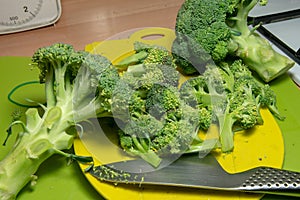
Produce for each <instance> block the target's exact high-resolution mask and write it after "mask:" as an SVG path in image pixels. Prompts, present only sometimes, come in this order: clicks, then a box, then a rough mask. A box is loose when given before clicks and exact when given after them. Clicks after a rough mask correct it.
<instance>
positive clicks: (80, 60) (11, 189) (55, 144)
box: [0, 44, 118, 200]
mask: <svg viewBox="0 0 300 200" xmlns="http://www.w3.org/2000/svg"><path fill="white" fill-rule="evenodd" d="M32 62H33V65H36V66H37V67H38V68H39V69H40V81H41V82H42V83H45V94H46V105H45V106H44V105H41V108H42V110H43V113H42V114H41V115H40V114H39V111H38V108H29V109H28V110H27V111H26V122H25V123H24V122H22V121H14V122H12V123H11V125H10V127H9V128H8V132H9V133H10V132H11V131H12V127H13V126H15V125H21V126H22V128H23V129H22V131H21V132H19V133H18V137H17V140H16V141H15V144H14V146H13V147H12V149H11V151H10V152H9V153H8V154H7V155H6V157H5V158H4V159H3V160H1V161H0V199H3V200H4V199H15V198H16V196H17V194H18V193H19V191H20V190H21V189H22V188H23V187H24V186H25V185H26V184H28V183H29V182H31V183H32V184H33V183H35V179H36V177H35V175H34V174H35V172H36V171H37V170H38V168H39V166H40V165H41V164H42V163H43V162H44V161H45V160H46V159H48V158H49V157H51V156H52V155H53V154H60V155H63V156H66V157H68V158H71V159H75V160H78V161H84V162H91V161H92V160H91V158H84V157H80V156H76V155H73V154H68V153H65V152H63V150H67V149H70V148H71V147H72V144H73V140H74V138H75V137H76V136H77V130H76V129H75V127H76V126H80V124H79V123H80V122H81V121H86V120H88V119H89V118H91V117H96V116H97V117H102V116H108V113H110V103H109V102H110V100H109V98H110V93H109V92H108V91H110V90H111V89H112V88H113V87H114V85H115V83H116V81H118V73H117V70H115V71H114V70H111V69H110V66H111V63H110V62H109V61H108V60H107V59H106V58H104V57H102V56H100V55H90V54H88V53H86V52H76V51H75V50H74V49H73V47H72V46H70V45H67V44H54V45H51V46H49V47H44V48H40V49H38V50H37V51H36V52H35V53H34V55H33V56H32ZM9 135H10V134H8V136H9Z"/></svg>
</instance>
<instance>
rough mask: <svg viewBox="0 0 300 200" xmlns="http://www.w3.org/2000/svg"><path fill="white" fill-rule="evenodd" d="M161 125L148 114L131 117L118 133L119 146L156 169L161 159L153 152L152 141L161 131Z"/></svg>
mask: <svg viewBox="0 0 300 200" xmlns="http://www.w3.org/2000/svg"><path fill="white" fill-rule="evenodd" d="M162 127H163V124H162V123H161V122H160V121H159V120H157V119H156V118H154V117H153V116H151V115H149V114H145V115H139V116H138V117H132V118H131V120H130V121H129V122H128V123H126V125H125V127H124V128H123V129H121V130H120V131H119V136H120V146H121V147H122V148H123V149H124V150H125V151H126V152H127V153H128V154H130V155H132V156H140V157H141V158H142V159H144V160H145V161H147V162H148V163H150V164H151V165H153V166H154V167H157V166H158V165H159V164H160V162H161V158H160V157H159V156H158V155H157V154H156V152H155V151H153V147H152V139H153V138H154V137H155V136H156V134H157V133H158V132H159V131H160V130H161V129H162Z"/></svg>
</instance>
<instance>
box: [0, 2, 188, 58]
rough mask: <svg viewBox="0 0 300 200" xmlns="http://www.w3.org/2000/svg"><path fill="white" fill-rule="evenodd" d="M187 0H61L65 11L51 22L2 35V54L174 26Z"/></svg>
mask: <svg viewBox="0 0 300 200" xmlns="http://www.w3.org/2000/svg"><path fill="white" fill-rule="evenodd" d="M183 2H184V0H151V1H149V0H130V1H123V0H109V1H108V0H80V1H78V0H62V2H61V3H62V15H61V17H60V19H59V20H58V21H57V22H56V23H55V24H54V25H51V26H47V27H44V28H39V29H35V30H30V31H25V32H19V33H13V34H7V35H0V56H31V55H32V54H33V52H34V51H35V50H36V49H37V48H39V47H42V46H47V45H50V44H53V43H55V42H63V43H68V44H72V45H73V46H74V47H75V48H76V49H78V50H80V49H84V47H85V45H86V44H89V43H92V42H94V41H101V40H105V39H107V38H109V37H111V36H113V35H114V34H117V33H120V32H123V31H127V30H129V29H133V28H140V27H153V26H155V27H166V28H174V26H175V20H176V15H177V12H178V9H179V8H180V6H181V4H182V3H183Z"/></svg>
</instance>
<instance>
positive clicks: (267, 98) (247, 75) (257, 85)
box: [229, 60, 284, 124]
mask: <svg viewBox="0 0 300 200" xmlns="http://www.w3.org/2000/svg"><path fill="white" fill-rule="evenodd" d="M229 68H230V70H231V71H232V73H233V75H234V78H235V80H236V81H235V85H238V84H242V85H243V84H248V85H249V86H250V87H251V90H252V93H253V95H254V97H255V98H256V101H257V109H258V113H259V110H260V108H268V109H269V111H270V112H271V113H272V114H273V115H274V116H275V117H276V118H277V119H279V120H284V117H283V116H282V115H281V114H280V112H279V110H278V108H277V100H276V94H275V92H274V91H273V90H272V89H271V87H270V85H268V84H264V83H262V82H260V81H259V80H257V79H256V78H255V77H254V76H253V75H252V73H251V71H250V70H249V69H248V68H247V66H246V65H244V64H243V62H242V60H236V61H234V62H233V63H231V64H230V66H229ZM258 122H259V124H263V119H262V117H261V116H260V117H259V119H258Z"/></svg>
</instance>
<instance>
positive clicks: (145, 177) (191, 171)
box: [86, 153, 300, 197]
mask: <svg viewBox="0 0 300 200" xmlns="http://www.w3.org/2000/svg"><path fill="white" fill-rule="evenodd" d="M172 159H173V158H171V159H167V158H166V159H163V162H162V166H163V167H161V168H159V169H156V168H154V167H152V166H151V165H149V164H148V163H147V162H145V161H144V160H140V159H137V160H129V161H121V162H115V163H110V164H105V165H99V166H91V167H89V168H87V169H86V172H87V173H90V174H91V175H92V176H94V177H96V178H97V179H99V180H100V181H106V182H112V183H114V184H116V183H117V184H122V183H125V184H130V183H131V184H139V185H164V186H174V187H176V186H177V187H191V188H202V189H215V190H227V191H243V192H254V193H270V194H277V195H288V196H298V197H300V172H293V171H288V170H283V169H277V168H271V167H256V168H253V169H250V170H247V171H244V172H241V173H236V174H229V173H227V172H226V171H225V170H223V168H222V167H221V166H220V165H219V163H218V162H217V161H216V159H215V158H214V157H213V155H211V154H208V155H206V156H205V157H204V158H199V155H198V154H195V153H193V154H186V155H183V156H181V157H180V158H179V159H177V160H176V161H175V162H172V163H170V162H169V161H170V160H172ZM164 165H165V166H164Z"/></svg>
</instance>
